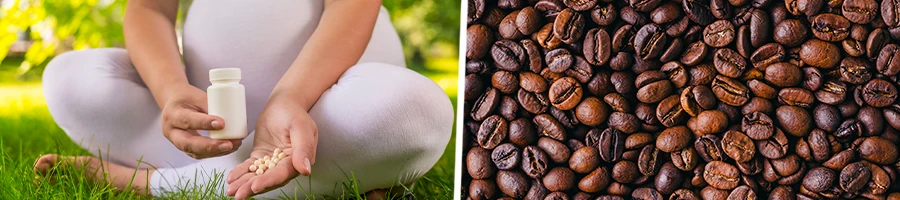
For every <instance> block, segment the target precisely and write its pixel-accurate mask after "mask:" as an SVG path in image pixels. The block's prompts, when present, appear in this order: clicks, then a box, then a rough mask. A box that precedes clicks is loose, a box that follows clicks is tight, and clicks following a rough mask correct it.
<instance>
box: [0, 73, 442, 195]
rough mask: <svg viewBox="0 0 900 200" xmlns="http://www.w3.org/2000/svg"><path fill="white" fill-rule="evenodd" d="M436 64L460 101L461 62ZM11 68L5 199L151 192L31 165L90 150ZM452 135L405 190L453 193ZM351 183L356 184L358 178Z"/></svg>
mask: <svg viewBox="0 0 900 200" xmlns="http://www.w3.org/2000/svg"><path fill="white" fill-rule="evenodd" d="M430 64H435V63H430ZM436 64H437V65H439V66H443V67H440V68H444V69H452V70H444V71H443V72H441V71H440V70H439V71H438V72H434V71H430V72H422V73H423V74H426V75H427V76H429V77H431V78H432V79H433V80H435V82H437V83H438V84H439V85H441V87H443V88H444V90H445V91H447V93H448V95H449V96H450V98H451V101H452V102H453V104H454V106H455V105H456V94H455V93H456V71H455V68H456V62H455V60H454V61H452V62H451V61H446V62H441V63H436ZM450 66H452V67H450ZM4 69H5V70H4ZM9 70H10V68H9V67H3V66H0V191H2V192H0V199H134V198H139V199H143V198H148V197H144V196H138V195H136V194H134V193H131V192H116V191H115V189H114V188H112V186H110V185H105V184H93V183H90V182H88V181H86V180H84V179H83V178H82V176H80V175H79V174H80V173H81V172H79V171H77V170H75V169H73V168H58V169H56V170H57V171H56V173H55V175H53V177H52V178H53V179H54V180H53V181H49V180H48V179H43V178H38V176H37V175H36V174H35V173H33V172H32V170H31V169H32V165H33V162H34V160H35V159H36V158H38V157H39V156H40V155H42V154H48V153H55V154H62V155H90V154H89V153H88V152H86V151H84V150H82V149H81V148H80V147H78V145H76V144H75V143H74V142H73V141H72V140H70V139H69V138H68V137H67V136H66V134H65V133H64V132H63V131H62V130H61V129H60V128H59V127H58V126H57V125H56V124H55V123H54V122H53V119H52V118H51V117H50V114H49V112H48V110H47V106H46V104H45V102H44V97H43V94H42V90H41V85H40V82H39V81H35V80H30V81H21V80H20V81H16V80H13V79H14V78H12V74H15V73H11V72H10V71H9ZM454 110H455V109H454ZM454 127H455V126H454ZM454 132H455V131H454ZM450 141H451V142H450V143H448V144H447V149H446V150H445V152H444V154H443V156H442V157H441V159H440V160H439V161H438V163H437V164H436V165H435V167H434V168H432V169H431V170H430V171H429V172H428V173H426V174H425V176H424V177H422V178H420V179H419V180H418V181H417V182H416V184H415V187H414V188H411V189H407V190H406V191H407V192H408V193H410V194H411V195H412V197H413V198H415V199H450V198H452V194H453V160H454V151H455V148H454V144H455V142H454V141H455V136H454V137H453V138H452V139H451V140H450ZM349 184H350V185H351V187H352V184H353V183H349ZM356 195H359V194H354V193H353V192H350V194H348V195H347V196H342V197H327V198H334V199H348V198H354V197H355V196H356ZM164 196H166V198H170V199H227V198H229V197H227V196H224V190H223V189H222V188H216V187H214V186H213V185H212V184H210V185H194V186H193V187H187V188H183V189H181V190H178V191H173V192H171V193H168V194H165V195H164ZM157 198H158V197H157ZM300 198H303V197H300Z"/></svg>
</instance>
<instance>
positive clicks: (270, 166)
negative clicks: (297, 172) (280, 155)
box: [266, 163, 275, 169]
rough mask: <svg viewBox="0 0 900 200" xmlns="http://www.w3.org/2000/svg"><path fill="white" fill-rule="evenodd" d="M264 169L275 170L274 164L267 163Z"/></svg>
mask: <svg viewBox="0 0 900 200" xmlns="http://www.w3.org/2000/svg"><path fill="white" fill-rule="evenodd" d="M266 167H269V169H272V168H275V163H269V164H268V165H266Z"/></svg>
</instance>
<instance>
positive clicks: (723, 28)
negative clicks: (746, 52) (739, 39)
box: [703, 20, 735, 48]
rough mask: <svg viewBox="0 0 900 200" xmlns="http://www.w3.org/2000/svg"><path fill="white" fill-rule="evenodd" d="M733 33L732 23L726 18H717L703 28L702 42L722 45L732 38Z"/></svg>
mask: <svg viewBox="0 0 900 200" xmlns="http://www.w3.org/2000/svg"><path fill="white" fill-rule="evenodd" d="M734 35H735V29H734V25H732V24H731V22H728V21H727V20H719V21H716V22H713V23H712V24H710V25H709V26H707V27H706V29H704V30H703V42H706V44H707V45H709V46H711V47H716V48H718V47H724V46H726V45H728V44H730V43H731V41H733V40H734Z"/></svg>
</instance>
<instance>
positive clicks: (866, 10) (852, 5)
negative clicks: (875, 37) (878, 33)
mask: <svg viewBox="0 0 900 200" xmlns="http://www.w3.org/2000/svg"><path fill="white" fill-rule="evenodd" d="M878 11H879V6H878V3H877V2H875V1H874V0H858V1H844V3H843V4H842V5H841V13H842V14H843V15H844V17H846V18H847V20H850V21H851V22H853V23H857V24H868V23H869V22H872V20H874V19H875V16H876V15H877V14H878Z"/></svg>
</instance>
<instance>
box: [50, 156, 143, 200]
mask: <svg viewBox="0 0 900 200" xmlns="http://www.w3.org/2000/svg"><path fill="white" fill-rule="evenodd" d="M53 167H57V168H63V167H74V168H76V169H80V170H81V171H83V172H84V175H85V177H87V178H88V180H91V181H95V182H101V183H108V184H111V185H113V186H114V187H115V188H116V189H118V190H119V191H124V190H125V189H123V188H128V187H129V184H130V185H131V188H130V190H133V191H134V192H136V193H138V194H144V195H150V190H149V188H148V187H147V185H148V181H149V177H150V173H151V172H153V169H135V168H130V167H125V166H121V165H117V164H114V163H110V162H107V161H102V160H100V159H98V158H95V157H92V156H60V155H56V154H47V155H43V156H41V157H40V158H38V159H37V160H36V161H34V172H35V173H37V174H38V175H41V176H43V177H48V178H51V180H52V176H53V174H52V173H53V172H54V171H55V170H51V169H53ZM57 170H58V169H57ZM132 176H134V179H133V180H132V178H131V177H132Z"/></svg>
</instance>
